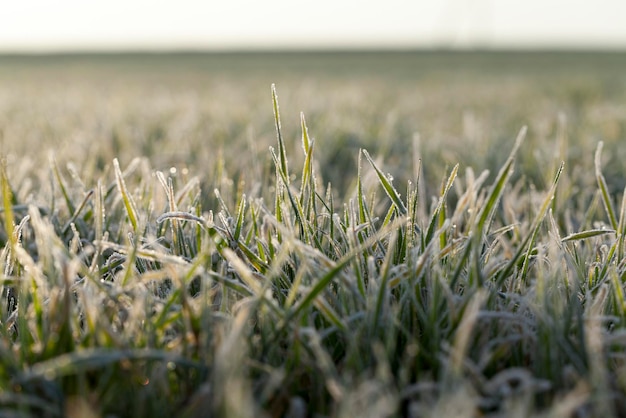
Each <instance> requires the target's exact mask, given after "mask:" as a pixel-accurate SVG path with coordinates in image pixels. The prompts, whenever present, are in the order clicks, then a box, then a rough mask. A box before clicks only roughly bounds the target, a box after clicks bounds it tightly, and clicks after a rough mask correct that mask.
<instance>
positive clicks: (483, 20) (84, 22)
mask: <svg viewBox="0 0 626 418" xmlns="http://www.w3.org/2000/svg"><path fill="white" fill-rule="evenodd" d="M624 22H626V0H594V1H591V0H585V1H580V0H525V1H524V0H438V1H437V0H376V1H372V0H360V1H358V0H315V1H312V0H307V1H301V0H263V1H261V0H256V1H251V0H246V1H244V0H223V1H210V0H205V1H200V0H176V1H174V0H167V1H165V0H108V1H101V0H56V1H48V0H13V1H11V0H0V52H49V51H76V50H137V49H140V50H141V49H143V50H161V49H218V50H224V49H226V50H228V49H281V48H288V49H300V48H315V49H318V48H350V47H353V48H424V47H425V48H438V47H446V48H585V49H589V48H591V49H593V48H601V49H625V50H626V24H625V23H624Z"/></svg>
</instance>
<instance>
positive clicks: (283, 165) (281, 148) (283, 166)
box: [272, 84, 289, 186]
mask: <svg viewBox="0 0 626 418" xmlns="http://www.w3.org/2000/svg"><path fill="white" fill-rule="evenodd" d="M272 105H273V108H274V123H275V125H276V136H277V138H278V159H279V161H280V170H281V171H282V172H283V173H284V174H285V178H286V179H287V182H286V183H285V185H287V186H288V185H289V168H288V166H287V151H286V149H285V141H284V139H283V132H282V128H281V126H280V111H279V109H278V93H276V85H274V84H272Z"/></svg>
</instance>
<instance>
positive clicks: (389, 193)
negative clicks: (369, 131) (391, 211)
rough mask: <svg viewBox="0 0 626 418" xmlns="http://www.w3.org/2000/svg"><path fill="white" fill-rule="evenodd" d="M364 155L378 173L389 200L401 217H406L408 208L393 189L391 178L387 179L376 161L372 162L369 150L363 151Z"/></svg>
mask: <svg viewBox="0 0 626 418" xmlns="http://www.w3.org/2000/svg"><path fill="white" fill-rule="evenodd" d="M363 155H365V158H367V161H369V163H370V164H371V165H372V167H373V168H374V170H375V171H376V174H377V175H378V180H379V181H380V184H381V185H382V186H383V189H384V190H385V193H387V196H389V198H390V199H391V201H392V202H393V204H394V206H395V207H396V209H397V210H398V212H399V213H400V215H406V214H407V213H408V211H407V209H406V206H405V205H404V202H402V198H401V197H400V194H399V193H398V191H397V190H396V189H395V188H394V187H393V185H392V184H391V181H389V178H387V176H386V175H385V173H383V172H382V171H381V170H380V169H379V168H378V166H377V165H376V163H375V162H374V160H372V157H370V155H369V153H368V152H367V150H363Z"/></svg>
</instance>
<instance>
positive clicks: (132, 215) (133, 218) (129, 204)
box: [113, 158, 139, 232]
mask: <svg viewBox="0 0 626 418" xmlns="http://www.w3.org/2000/svg"><path fill="white" fill-rule="evenodd" d="M113 167H114V169H115V180H116V182H117V188H118V190H119V192H120V194H121V195H122V201H123V202H124V207H125V208H126V213H127V214H128V220H129V221H130V224H131V225H132V227H133V231H135V232H137V229H138V221H137V220H138V218H139V217H138V216H137V209H136V207H135V202H134V201H133V198H132V196H131V195H130V193H128V189H127V188H126V182H125V181H124V176H123V175H122V170H120V163H119V161H118V160H117V158H114V159H113Z"/></svg>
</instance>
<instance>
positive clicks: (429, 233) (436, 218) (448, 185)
mask: <svg viewBox="0 0 626 418" xmlns="http://www.w3.org/2000/svg"><path fill="white" fill-rule="evenodd" d="M458 171H459V165H458V164H457V165H455V166H454V168H453V169H452V171H451V172H450V176H448V181H447V182H446V184H445V186H444V187H443V189H442V190H441V195H440V196H439V201H438V202H437V207H435V210H434V211H433V213H432V216H431V219H430V224H429V225H428V229H427V230H426V235H425V237H424V247H425V246H427V245H428V243H429V242H430V240H431V239H432V238H433V235H434V233H435V229H436V228H437V227H438V221H441V220H440V219H439V214H440V213H441V211H442V208H443V207H444V205H445V203H446V197H447V196H448V192H449V191H450V189H451V188H452V184H453V183H454V180H455V179H456V175H457V173H458ZM441 222H443V221H441ZM439 227H441V225H439ZM442 244H443V245H442V248H443V247H444V246H445V242H444V243H442Z"/></svg>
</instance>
